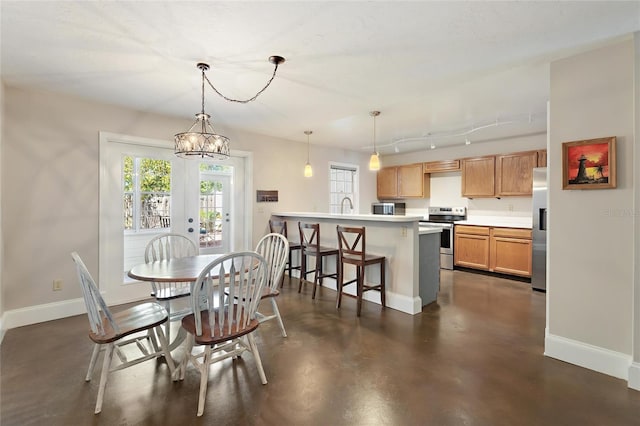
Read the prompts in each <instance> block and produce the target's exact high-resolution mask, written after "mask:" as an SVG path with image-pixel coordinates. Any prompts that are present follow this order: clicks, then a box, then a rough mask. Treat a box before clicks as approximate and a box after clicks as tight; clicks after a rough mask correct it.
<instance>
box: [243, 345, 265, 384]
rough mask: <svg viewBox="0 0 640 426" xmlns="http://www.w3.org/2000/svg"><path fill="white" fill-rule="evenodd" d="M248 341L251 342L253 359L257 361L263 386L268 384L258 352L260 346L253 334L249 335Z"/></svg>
mask: <svg viewBox="0 0 640 426" xmlns="http://www.w3.org/2000/svg"><path fill="white" fill-rule="evenodd" d="M247 340H248V341H249V347H250V348H251V353H252V354H253V358H254V359H255V360H256V367H258V374H259V375H260V380H261V381H262V384H263V385H266V384H267V376H266V375H265V374H264V369H263V368H262V360H261V359H260V353H259V352H258V346H257V345H256V341H255V340H254V339H253V333H249V334H247Z"/></svg>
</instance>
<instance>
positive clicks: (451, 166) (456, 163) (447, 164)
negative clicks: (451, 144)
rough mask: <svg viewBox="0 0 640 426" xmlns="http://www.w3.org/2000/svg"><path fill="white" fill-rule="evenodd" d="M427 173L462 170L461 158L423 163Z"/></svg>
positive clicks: (423, 168)
mask: <svg viewBox="0 0 640 426" xmlns="http://www.w3.org/2000/svg"><path fill="white" fill-rule="evenodd" d="M422 170H423V171H424V172H425V173H442V172H456V171H458V170H460V160H441V161H429V162H427V163H423V164H422Z"/></svg>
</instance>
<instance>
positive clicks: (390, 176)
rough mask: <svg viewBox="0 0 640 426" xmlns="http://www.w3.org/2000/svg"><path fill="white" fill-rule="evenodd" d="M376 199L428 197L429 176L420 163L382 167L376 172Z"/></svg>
mask: <svg viewBox="0 0 640 426" xmlns="http://www.w3.org/2000/svg"><path fill="white" fill-rule="evenodd" d="M377 181H378V191H377V192H378V199H385V198H421V197H427V196H429V175H425V174H424V173H423V171H422V163H417V164H407V165H404V166H394V167H384V168H382V169H380V170H379V171H378V175H377Z"/></svg>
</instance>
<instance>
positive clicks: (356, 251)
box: [336, 225, 386, 316]
mask: <svg viewBox="0 0 640 426" xmlns="http://www.w3.org/2000/svg"><path fill="white" fill-rule="evenodd" d="M336 230H337V232H338V251H339V260H338V300H337V301H336V308H339V307H340V304H341V302H342V289H343V288H344V286H346V285H349V284H352V283H356V284H357V286H358V288H357V293H356V299H357V300H358V314H357V315H358V316H360V311H361V310H362V295H363V293H364V292H365V291H369V290H378V291H379V292H380V302H381V303H382V309H384V308H385V306H386V303H385V285H384V284H385V271H384V269H385V266H384V265H385V257H384V256H379V255H375V254H367V252H366V246H365V228H364V226H363V227H361V228H355V227H352V228H349V227H344V226H340V225H338V226H336ZM350 241H351V242H350ZM345 263H346V264H349V265H354V266H355V267H356V278H355V279H353V280H351V281H348V282H346V283H343V282H342V281H343V279H344V265H345ZM376 263H379V264H380V284H377V285H370V284H365V282H364V281H365V267H366V266H369V265H375V264H376Z"/></svg>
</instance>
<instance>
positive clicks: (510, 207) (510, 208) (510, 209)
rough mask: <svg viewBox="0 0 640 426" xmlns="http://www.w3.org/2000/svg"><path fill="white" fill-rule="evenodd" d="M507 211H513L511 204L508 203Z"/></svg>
mask: <svg viewBox="0 0 640 426" xmlns="http://www.w3.org/2000/svg"><path fill="white" fill-rule="evenodd" d="M509 211H510V212H512V211H513V204H509Z"/></svg>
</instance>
